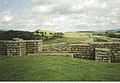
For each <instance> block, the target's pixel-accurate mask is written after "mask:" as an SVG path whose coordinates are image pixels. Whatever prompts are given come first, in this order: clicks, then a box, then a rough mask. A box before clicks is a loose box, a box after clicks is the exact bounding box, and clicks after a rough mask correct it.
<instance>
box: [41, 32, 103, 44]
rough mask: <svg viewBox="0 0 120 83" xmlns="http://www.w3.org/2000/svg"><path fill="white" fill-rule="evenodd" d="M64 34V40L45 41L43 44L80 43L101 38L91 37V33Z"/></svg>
mask: <svg viewBox="0 0 120 83" xmlns="http://www.w3.org/2000/svg"><path fill="white" fill-rule="evenodd" d="M64 34H65V37H64V38H57V39H52V40H47V41H44V43H43V44H45V45H46V44H54V43H80V42H84V41H85V40H87V39H90V38H96V37H101V36H98V35H92V33H76V32H69V33H64Z"/></svg>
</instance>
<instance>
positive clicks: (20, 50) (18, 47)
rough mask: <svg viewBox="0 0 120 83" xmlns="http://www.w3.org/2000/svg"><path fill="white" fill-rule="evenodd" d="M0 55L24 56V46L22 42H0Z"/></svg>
mask: <svg viewBox="0 0 120 83" xmlns="http://www.w3.org/2000/svg"><path fill="white" fill-rule="evenodd" d="M0 55H7V56H14V55H26V44H25V42H23V41H0Z"/></svg>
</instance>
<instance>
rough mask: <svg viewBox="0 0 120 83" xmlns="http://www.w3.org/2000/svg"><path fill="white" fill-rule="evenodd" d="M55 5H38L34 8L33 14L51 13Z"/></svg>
mask: <svg viewBox="0 0 120 83" xmlns="http://www.w3.org/2000/svg"><path fill="white" fill-rule="evenodd" d="M54 7H55V5H47V4H46V5H37V6H34V7H33V8H32V12H38V13H51V12H52V11H53V8H54Z"/></svg>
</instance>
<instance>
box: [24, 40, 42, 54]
mask: <svg viewBox="0 0 120 83" xmlns="http://www.w3.org/2000/svg"><path fill="white" fill-rule="evenodd" d="M25 42H26V52H27V54H29V53H37V52H41V51H42V41H41V40H27V41H25Z"/></svg>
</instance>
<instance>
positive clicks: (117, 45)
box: [90, 42, 120, 62]
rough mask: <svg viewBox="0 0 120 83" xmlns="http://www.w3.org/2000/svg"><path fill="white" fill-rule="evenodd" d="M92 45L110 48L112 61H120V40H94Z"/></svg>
mask: <svg viewBox="0 0 120 83" xmlns="http://www.w3.org/2000/svg"><path fill="white" fill-rule="evenodd" d="M90 46H91V47H93V48H107V49H110V53H111V59H112V60H111V62H120V42H94V43H92V44H90Z"/></svg>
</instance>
